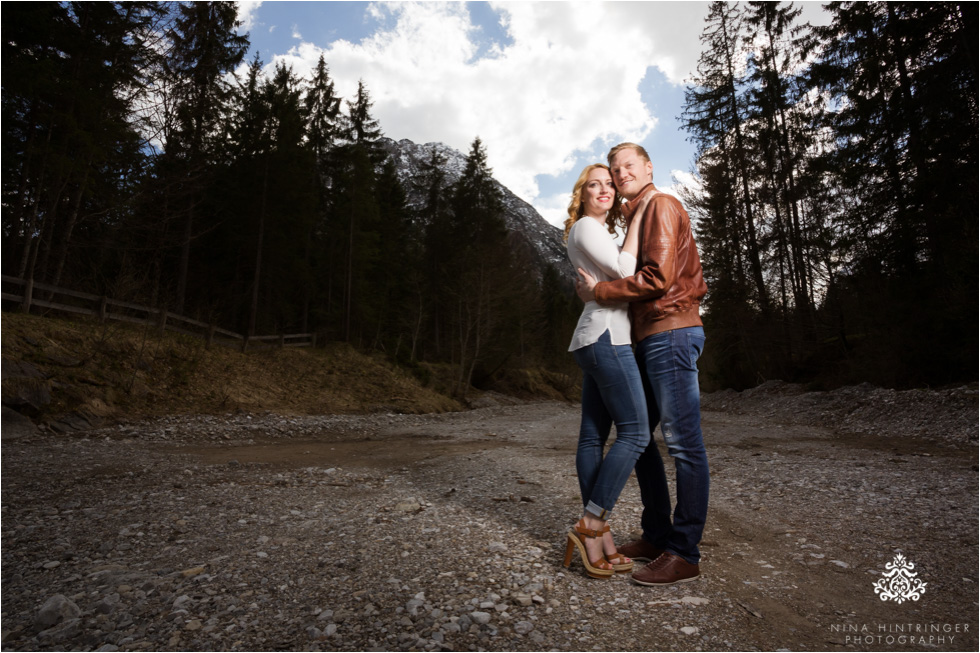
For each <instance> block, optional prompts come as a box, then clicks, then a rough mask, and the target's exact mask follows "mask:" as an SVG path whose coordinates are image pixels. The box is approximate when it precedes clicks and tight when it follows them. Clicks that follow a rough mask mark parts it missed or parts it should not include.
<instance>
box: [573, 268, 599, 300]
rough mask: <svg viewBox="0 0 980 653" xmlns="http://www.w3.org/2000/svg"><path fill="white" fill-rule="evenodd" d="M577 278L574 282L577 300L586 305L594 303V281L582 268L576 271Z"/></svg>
mask: <svg viewBox="0 0 980 653" xmlns="http://www.w3.org/2000/svg"><path fill="white" fill-rule="evenodd" d="M578 276H579V278H578V279H576V280H575V292H577V293H578V296H579V298H580V299H581V300H582V301H583V302H586V303H588V302H591V301H595V284H596V280H595V279H593V278H592V276H591V275H590V274H589V273H588V272H586V271H585V270H583V269H582V268H579V269H578Z"/></svg>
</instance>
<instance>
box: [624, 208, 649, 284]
mask: <svg viewBox="0 0 980 653" xmlns="http://www.w3.org/2000/svg"><path fill="white" fill-rule="evenodd" d="M650 195H652V193H647V194H646V195H644V196H643V197H642V198H641V199H640V203H639V204H638V205H637V206H636V211H635V212H634V213H633V221H632V222H630V226H629V229H627V230H626V240H624V241H623V251H624V252H628V253H629V254H632V255H633V258H634V259H636V258H639V256H640V232H641V231H642V230H643V213H644V212H645V211H646V208H647V204H649V203H650ZM634 272H635V270H634ZM630 274H633V272H630ZM623 276H627V275H623Z"/></svg>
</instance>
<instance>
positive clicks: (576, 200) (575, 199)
mask: <svg viewBox="0 0 980 653" xmlns="http://www.w3.org/2000/svg"><path fill="white" fill-rule="evenodd" d="M596 168H602V169H603V170H605V171H606V172H609V166H607V165H606V164H604V163H593V164H591V165H587V166H585V169H584V170H582V174H580V175H579V176H578V181H576V182H575V187H574V188H573V189H572V201H570V202H569V203H568V219H567V220H565V235H564V240H565V242H566V243H567V242H568V232H570V231H571V230H572V225H573V224H575V223H576V222H578V221H579V219H581V217H582V216H583V215H584V212H583V209H582V189H583V188H585V182H586V181H587V180H588V179H589V173H591V172H592V171H593V170H595V169H596ZM610 174H611V173H610ZM622 201H623V199H622V197H621V196H620V194H619V191H616V195H615V197H613V204H612V208H611V209H609V213H608V214H607V215H606V229H608V230H609V233H610V234H611V235H613V236H615V235H616V227H625V226H626V221H625V220H624V219H623V213H622V211H621V210H620V204H621V203H622Z"/></svg>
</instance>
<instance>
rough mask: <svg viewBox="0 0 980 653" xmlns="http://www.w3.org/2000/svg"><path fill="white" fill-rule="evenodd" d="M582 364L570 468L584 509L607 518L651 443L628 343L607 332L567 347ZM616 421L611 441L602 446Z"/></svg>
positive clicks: (637, 374)
mask: <svg viewBox="0 0 980 653" xmlns="http://www.w3.org/2000/svg"><path fill="white" fill-rule="evenodd" d="M572 355H573V356H574V357H575V362H576V363H578V365H579V367H581V368H582V373H583V378H582V425H581V428H580V429H579V439H578V453H577V455H576V456H575V469H576V470H577V471H578V482H579V489H580V490H581V492H582V503H583V505H584V506H585V509H586V511H588V512H589V513H591V514H593V515H595V516H596V517H599V518H600V519H608V518H609V513H610V512H612V509H613V506H614V505H616V500H617V499H618V498H619V495H620V493H621V492H622V491H623V487H625V486H626V481H628V480H629V477H630V474H631V473H632V471H633V467H634V465H635V464H636V461H637V459H638V458H639V456H640V454H641V453H643V450H644V449H646V448H647V444H649V443H650V422H649V420H648V419H647V401H646V397H644V396H643V382H642V381H641V380H640V370H639V368H638V367H637V361H636V358H635V357H634V355H633V350H632V349H631V348H630V346H629V345H613V344H612V343H611V339H610V337H609V332H608V331H606V332H605V333H603V334H602V336H600V337H599V340H598V342H596V343H595V344H592V345H587V346H585V347H582V348H580V349H576V350H575V351H573V352H572ZM613 422H615V423H616V440H615V442H613V444H612V446H610V447H609V453H607V454H606V457H605V459H603V457H602V450H603V447H604V446H605V444H606V440H607V439H608V438H609V429H610V427H611V425H612V423H613Z"/></svg>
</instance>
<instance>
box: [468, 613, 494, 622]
mask: <svg viewBox="0 0 980 653" xmlns="http://www.w3.org/2000/svg"><path fill="white" fill-rule="evenodd" d="M470 619H472V620H473V622H474V623H478V624H481V625H486V624H488V623H490V613H489V612H481V611H479V610H476V611H474V612H471V613H470Z"/></svg>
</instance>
